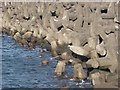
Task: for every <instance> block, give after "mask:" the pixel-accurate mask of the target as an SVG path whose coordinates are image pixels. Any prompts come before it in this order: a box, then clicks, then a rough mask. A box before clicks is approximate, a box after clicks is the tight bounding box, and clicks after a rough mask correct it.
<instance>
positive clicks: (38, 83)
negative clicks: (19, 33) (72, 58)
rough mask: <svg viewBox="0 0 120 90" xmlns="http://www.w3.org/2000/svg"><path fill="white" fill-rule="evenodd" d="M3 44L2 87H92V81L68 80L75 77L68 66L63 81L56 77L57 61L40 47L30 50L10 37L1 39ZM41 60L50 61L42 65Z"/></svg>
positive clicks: (5, 36)
mask: <svg viewBox="0 0 120 90" xmlns="http://www.w3.org/2000/svg"><path fill="white" fill-rule="evenodd" d="M0 41H1V42H2V45H3V46H2V48H0V49H2V87H8V88H19V87H23V88H59V87H62V86H68V87H73V88H74V87H83V88H84V87H92V85H91V83H90V81H88V80H86V81H85V82H84V83H81V82H82V81H78V82H77V81H74V80H71V79H68V77H69V76H70V75H73V72H72V66H67V68H66V71H67V73H66V75H65V76H64V78H63V79H59V78H57V77H55V76H54V69H55V66H56V64H57V60H54V58H53V59H51V58H52V56H51V54H50V52H43V53H41V52H39V50H40V47H36V48H35V49H33V50H28V49H26V48H23V47H21V46H20V45H19V44H17V43H16V42H15V41H14V40H13V39H12V38H11V37H10V36H7V35H4V37H3V38H0ZM41 60H48V61H49V64H48V65H42V64H41Z"/></svg>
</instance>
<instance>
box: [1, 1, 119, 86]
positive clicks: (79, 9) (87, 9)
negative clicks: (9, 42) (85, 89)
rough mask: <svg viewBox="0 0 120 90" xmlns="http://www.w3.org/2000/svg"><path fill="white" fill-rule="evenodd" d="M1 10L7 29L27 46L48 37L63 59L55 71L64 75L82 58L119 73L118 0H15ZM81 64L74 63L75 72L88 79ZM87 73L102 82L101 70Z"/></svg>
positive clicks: (85, 61) (87, 62)
mask: <svg viewBox="0 0 120 90" xmlns="http://www.w3.org/2000/svg"><path fill="white" fill-rule="evenodd" d="M2 13H3V17H2V20H3V22H2V28H3V29H2V30H3V32H4V33H7V34H10V35H12V36H13V38H14V39H15V40H17V41H18V42H19V43H21V44H22V45H24V46H28V47H34V46H36V45H38V44H39V45H40V43H41V42H42V41H47V42H48V43H47V44H49V45H50V46H51V52H52V54H53V56H58V57H60V58H61V56H62V55H63V58H61V59H64V60H63V61H59V62H58V65H57V67H56V70H55V73H56V74H59V75H62V73H63V72H64V70H65V65H66V64H68V62H69V60H70V59H73V58H79V60H81V62H83V63H85V64H86V67H87V68H88V69H90V68H93V70H94V69H98V70H105V71H106V72H108V73H109V74H111V73H113V74H115V75H117V70H118V60H117V56H118V34H117V33H118V30H119V27H118V24H120V21H119V20H118V15H117V13H118V3H116V2H111V3H77V2H73V3H43V2H39V3H13V2H12V3H3V5H2ZM63 48H64V49H63ZM60 49H61V50H60ZM64 52H67V53H68V55H67V56H68V57H69V58H67V57H66V55H64V54H63V53H64ZM73 54H74V56H73ZM81 56H82V57H86V58H87V60H84V58H81ZM75 65H77V68H76V66H75ZM82 67H83V65H82V64H79V62H78V63H77V64H74V69H75V70H74V71H75V74H76V75H75V76H76V77H78V78H79V79H81V77H82V76H83V78H82V79H85V77H84V76H85V75H84V71H83V69H82ZM78 68H79V70H78ZM77 73H80V74H81V75H77ZM88 74H89V75H88V76H92V81H93V83H94V85H96V84H99V82H100V83H102V81H101V80H100V79H99V78H101V74H99V72H95V73H92V75H90V74H91V73H90V72H89V71H88ZM96 75H98V76H97V77H96ZM94 79H95V80H94ZM96 81H97V83H96ZM116 82H117V80H116ZM107 83H109V82H107Z"/></svg>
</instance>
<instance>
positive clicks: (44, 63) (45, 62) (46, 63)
mask: <svg viewBox="0 0 120 90" xmlns="http://www.w3.org/2000/svg"><path fill="white" fill-rule="evenodd" d="M41 63H42V64H43V65H48V63H49V61H48V60H42V61H41Z"/></svg>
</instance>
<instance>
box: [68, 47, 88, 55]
mask: <svg viewBox="0 0 120 90" xmlns="http://www.w3.org/2000/svg"><path fill="white" fill-rule="evenodd" d="M68 47H69V48H70V50H71V51H73V52H74V53H76V54H78V55H82V56H87V55H88V54H89V52H88V51H87V50H85V49H83V48H82V47H80V46H71V45H68Z"/></svg>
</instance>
